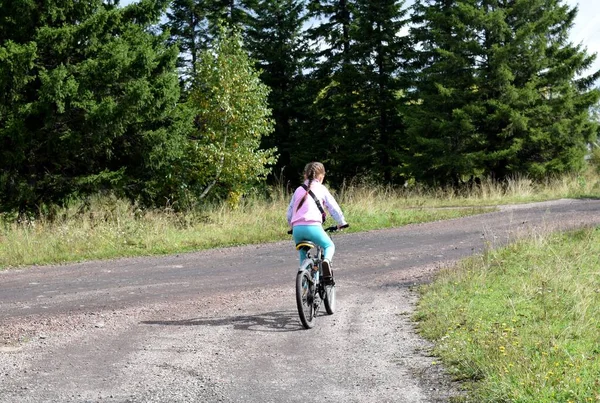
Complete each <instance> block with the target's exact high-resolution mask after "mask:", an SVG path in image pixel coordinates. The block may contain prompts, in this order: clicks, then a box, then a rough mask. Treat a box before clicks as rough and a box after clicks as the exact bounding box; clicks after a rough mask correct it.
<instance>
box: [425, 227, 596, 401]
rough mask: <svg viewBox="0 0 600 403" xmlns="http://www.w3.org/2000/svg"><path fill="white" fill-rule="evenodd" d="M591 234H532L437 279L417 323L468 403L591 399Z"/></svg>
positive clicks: (593, 306) (593, 236)
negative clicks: (462, 386) (461, 384)
mask: <svg viewBox="0 0 600 403" xmlns="http://www.w3.org/2000/svg"><path fill="white" fill-rule="evenodd" d="M599 241H600V231H599V230H598V229H588V230H579V231H575V232H571V233H567V234H556V235H551V234H544V235H538V236H536V237H534V238H533V239H531V240H527V241H521V242H519V243H517V244H515V245H512V246H509V247H507V248H504V249H502V250H498V251H488V252H487V253H486V254H484V256H482V257H478V258H473V259H471V260H469V261H466V262H463V263H462V264H460V265H459V266H458V267H454V268H452V269H451V270H447V271H444V272H443V273H442V274H440V275H439V276H438V278H437V279H436V281H435V282H434V283H433V284H432V285H429V286H427V287H425V288H424V289H423V296H422V298H421V301H420V303H419V307H418V314H417V319H418V320H419V321H420V323H419V327H420V330H421V333H422V334H423V335H425V336H426V337H427V338H429V339H431V340H433V341H434V342H435V344H436V347H435V353H436V354H437V355H439V356H441V357H442V359H443V360H444V362H446V363H447V365H448V368H449V369H450V371H452V373H453V374H454V375H455V376H456V377H457V378H460V379H465V380H467V381H469V383H470V385H469V386H470V387H469V389H470V393H469V396H468V400H467V401H474V402H505V401H511V402H523V403H525V402H531V403H534V402H535V403H540V402H547V403H551V402H552V403H553V402H569V401H571V402H588V401H589V402H592V401H596V400H598V398H599V397H600V396H599V395H598V377H597V374H598V373H599V371H600V362H599V361H598V359H597V358H596V357H597V353H598V349H599V348H600V345H599V343H598V320H597V318H598V315H599V314H600V310H599V307H600V294H599V293H598V278H597V261H598V253H600V248H599V245H600V243H599Z"/></svg>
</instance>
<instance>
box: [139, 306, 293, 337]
mask: <svg viewBox="0 0 600 403" xmlns="http://www.w3.org/2000/svg"><path fill="white" fill-rule="evenodd" d="M140 323H141V324H144V325H160V326H233V329H235V330H248V331H252V332H295V331H298V330H303V329H304V328H303V327H302V325H301V324H300V321H299V319H298V313H297V312H296V311H274V312H265V313H262V314H258V315H239V316H232V317H221V318H191V319H180V320H145V321H141V322H140Z"/></svg>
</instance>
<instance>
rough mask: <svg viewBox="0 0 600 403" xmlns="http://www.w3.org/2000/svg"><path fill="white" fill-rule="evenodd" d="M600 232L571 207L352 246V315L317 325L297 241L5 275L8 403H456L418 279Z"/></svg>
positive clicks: (372, 237)
mask: <svg viewBox="0 0 600 403" xmlns="http://www.w3.org/2000/svg"><path fill="white" fill-rule="evenodd" d="M584 225H600V201H596V200H580V201H573V200H560V201H556V202H549V203H538V204H534V205H526V206H512V207H503V208H502V209H501V211H499V212H495V213H489V214H483V215H479V216H475V217H467V218H462V219H456V220H449V221H442V222H435V223H428V224H422V225H411V226H406V227H402V228H398V229H393V230H383V231H372V232H367V233H360V234H340V235H338V236H336V238H335V241H336V245H337V254H336V261H335V265H334V268H336V269H337V271H336V279H337V291H338V292H337V297H338V310H337V312H336V313H335V314H334V315H332V316H327V315H325V314H323V315H322V316H319V317H318V318H317V325H316V327H315V328H314V329H312V330H309V331H307V330H304V329H303V328H302V327H301V325H300V323H299V321H298V316H297V313H296V307H295V300H294V277H295V269H294V268H295V267H296V265H297V262H296V254H295V251H293V247H292V244H291V241H290V242H279V243H273V244H268V245H259V246H245V247H238V248H227V249H220V250H213V251H206V252H199V253H190V254H182V255H177V256H169V257H156V258H137V259H119V260H111V261H103V262H89V263H83V264H73V265H64V266H53V267H35V268H27V269H20V270H9V271H4V272H0V326H1V327H0V402H1V403H14V402H19V403H21V402H23V403H27V402H36V403H37V402H105V401H106V402H248V403H253V402H256V403H258V402H261V403H262V402H361V403H363V402H411V403H413V402H445V401H447V400H448V399H449V398H450V396H452V395H454V394H456V393H457V391H456V385H454V384H453V383H452V382H451V381H450V380H448V379H447V378H446V377H444V375H443V368H441V367H440V366H439V365H434V364H433V363H434V362H435V361H436V359H435V358H434V357H430V356H429V355H428V350H429V345H428V344H427V343H426V342H425V341H423V340H422V339H420V338H419V337H418V336H417V335H416V334H415V332H414V328H413V324H412V323H411V320H410V315H411V313H412V312H413V309H414V304H415V301H416V294H415V292H414V290H413V288H412V286H413V285H414V284H418V283H421V282H423V281H427V280H428V279H429V278H430V276H431V274H432V273H434V272H435V270H436V269H437V268H438V267H440V265H443V264H446V263H448V262H452V261H455V260H457V259H460V258H463V257H466V256H469V255H472V254H474V253H479V252H481V251H482V250H483V248H484V247H488V246H490V247H495V246H499V245H501V244H504V243H506V242H507V241H509V240H511V239H512V238H514V237H518V236H522V235H524V234H527V233H530V232H531V231H534V232H535V231H546V230H548V229H558V228H573V227H580V226H584Z"/></svg>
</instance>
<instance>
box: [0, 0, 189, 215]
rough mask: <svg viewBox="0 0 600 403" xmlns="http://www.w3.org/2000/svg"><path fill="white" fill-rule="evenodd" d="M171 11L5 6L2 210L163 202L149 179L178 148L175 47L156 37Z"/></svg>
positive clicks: (145, 6)
mask: <svg viewBox="0 0 600 403" xmlns="http://www.w3.org/2000/svg"><path fill="white" fill-rule="evenodd" d="M167 3H168V2H167V1H166V0H164V1H153V0H142V1H140V2H139V3H134V4H132V5H130V6H128V7H125V8H118V7H117V6H115V5H113V4H108V3H104V2H103V1H102V0H93V1H86V2H80V1H74V0H68V1H67V0H61V1H57V0H48V1H43V2H2V3H0V16H2V17H1V19H0V33H1V35H2V37H1V38H0V88H1V89H2V91H1V93H2V95H1V96H0V172H1V174H0V208H2V209H4V210H12V209H18V210H20V211H27V210H36V209H38V208H39V207H40V206H42V205H45V204H52V203H64V202H66V201H68V200H70V199H72V198H76V197H82V196H85V195H88V194H91V193H95V192H97V191H99V190H102V189H108V190H113V191H115V192H117V193H119V194H121V195H126V196H128V197H131V198H139V199H144V200H146V201H149V202H154V201H157V200H158V199H160V197H159V196H158V195H159V193H160V192H161V190H160V189H157V188H155V187H154V186H153V185H152V183H154V182H153V176H154V175H155V174H156V172H157V171H160V164H161V163H163V162H164V161H166V160H167V158H165V156H166V155H167V154H168V153H170V152H173V153H175V152H176V150H177V148H178V147H179V143H178V142H177V141H175V140H174V139H175V138H176V133H174V132H173V130H172V127H171V123H172V121H173V120H172V119H173V111H174V108H175V106H176V104H177V101H178V98H179V90H178V84H177V75H176V72H175V61H176V57H177V49H176V48H174V47H168V46H167V45H166V38H165V37H164V36H160V35H155V34H153V33H152V31H151V29H150V28H151V26H152V24H155V23H156V22H157V21H158V20H159V18H160V16H161V14H162V13H163V12H164V10H165V9H166V6H167ZM158 202H159V203H162V202H164V200H160V201H158Z"/></svg>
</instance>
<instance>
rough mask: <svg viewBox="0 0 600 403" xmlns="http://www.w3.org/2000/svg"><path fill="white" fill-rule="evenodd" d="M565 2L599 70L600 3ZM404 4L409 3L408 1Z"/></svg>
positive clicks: (579, 40)
mask: <svg viewBox="0 0 600 403" xmlns="http://www.w3.org/2000/svg"><path fill="white" fill-rule="evenodd" d="M134 1H135V0H121V5H122V6H125V5H127V4H130V3H133V2H134ZM565 2H566V3H567V4H569V5H570V6H571V7H574V6H578V7H579V12H578V13H577V17H576V18H575V24H574V26H573V28H572V29H571V41H573V43H575V44H582V45H583V46H584V47H585V48H587V52H588V54H592V53H596V54H597V56H596V60H595V61H594V64H593V65H592V67H591V68H590V69H589V71H588V73H591V72H594V71H596V70H600V1H598V0H565ZM406 3H407V4H408V3H411V1H410V0H408V1H407V2H406ZM584 75H585V74H584Z"/></svg>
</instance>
